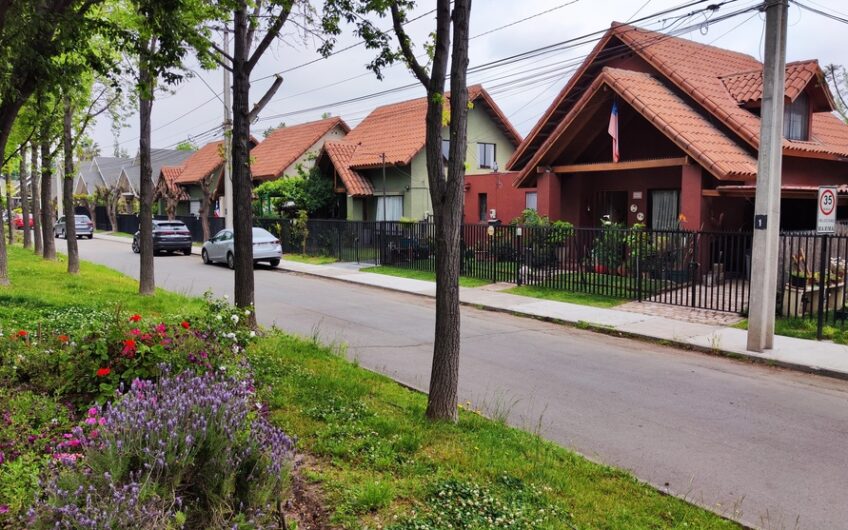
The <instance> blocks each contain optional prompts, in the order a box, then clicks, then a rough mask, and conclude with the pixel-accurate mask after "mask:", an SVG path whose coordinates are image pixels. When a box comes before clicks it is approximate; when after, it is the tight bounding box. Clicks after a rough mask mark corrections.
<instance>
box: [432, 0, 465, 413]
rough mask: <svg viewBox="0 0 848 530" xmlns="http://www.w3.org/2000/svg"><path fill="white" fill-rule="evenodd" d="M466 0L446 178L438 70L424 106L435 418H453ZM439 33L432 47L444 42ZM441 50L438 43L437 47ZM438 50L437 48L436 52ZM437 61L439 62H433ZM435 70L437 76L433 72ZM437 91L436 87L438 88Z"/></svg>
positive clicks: (457, 38) (456, 54)
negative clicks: (432, 237)
mask: <svg viewBox="0 0 848 530" xmlns="http://www.w3.org/2000/svg"><path fill="white" fill-rule="evenodd" d="M449 4H450V3H449V2H448V1H447V0H440V2H439V8H437V17H444V16H446V13H445V11H447V10H448V9H449ZM470 11H471V0H455V2H454V6H453V14H452V19H453V50H452V56H451V95H450V150H449V160H448V168H447V173H448V174H447V180H445V178H444V176H443V175H444V173H443V168H442V166H443V163H442V154H441V130H442V114H443V112H444V111H443V103H442V101H441V98H434V97H433V95H434V94H432V92H434V89H435V90H441V89H440V88H439V87H444V72H441V73H440V72H437V71H436V68H435V67H434V69H433V70H434V74H433V75H434V77H433V78H431V88H430V92H431V94H430V97H428V110H427V135H428V137H427V166H428V173H429V175H428V176H429V178H430V184H431V186H430V193H431V196H432V199H433V211H434V214H435V216H434V217H435V223H436V329H435V340H434V342H433V366H432V370H431V373H430V392H429V398H428V401H427V417H428V418H430V419H436V420H450V421H456V419H457V400H458V389H459V354H460V309H459V307H460V306H459V270H460V260H461V248H460V231H461V230H462V209H463V204H462V203H463V194H464V180H465V153H466V148H467V142H468V137H467V122H468V89H467V87H466V77H467V76H466V73H467V70H468V24H469V17H470ZM437 25H438V26H440V27H439V29H441V30H442V31H443V32H444V33H443V35H442V36H441V37H442V38H441V39H439V36H437V46H444V47H446V46H447V45H448V42H449V41H450V37H449V36H447V35H445V33H447V31H446V30H445V29H444V26H442V25H441V24H438V23H437ZM441 52H442V53H445V50H444V48H443V49H442V50H441ZM437 53H438V52H437ZM436 64H439V63H436ZM437 74H440V75H441V76H442V77H441V79H438V78H436V77H435V76H436V75H437ZM440 93H441V92H440Z"/></svg>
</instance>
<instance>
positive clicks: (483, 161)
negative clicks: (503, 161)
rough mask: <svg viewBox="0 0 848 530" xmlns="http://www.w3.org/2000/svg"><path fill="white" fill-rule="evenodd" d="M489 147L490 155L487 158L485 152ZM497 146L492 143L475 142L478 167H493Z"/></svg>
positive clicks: (495, 161) (495, 162) (495, 160)
mask: <svg viewBox="0 0 848 530" xmlns="http://www.w3.org/2000/svg"><path fill="white" fill-rule="evenodd" d="M489 147H491V152H492V156H491V158H489V157H488V156H487V152H488V151H489V149H488V148H489ZM497 156H498V146H497V144H494V143H488V142H477V165H478V167H479V168H480V169H494V168H495V164H497Z"/></svg>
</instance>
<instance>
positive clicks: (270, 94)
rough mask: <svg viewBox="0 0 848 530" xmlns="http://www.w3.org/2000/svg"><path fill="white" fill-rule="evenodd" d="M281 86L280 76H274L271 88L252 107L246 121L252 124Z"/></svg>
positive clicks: (281, 79)
mask: <svg viewBox="0 0 848 530" xmlns="http://www.w3.org/2000/svg"><path fill="white" fill-rule="evenodd" d="M282 84H283V78H282V77H281V76H280V74H277V75H275V76H274V84H272V85H271V88H269V89H268V91H267V92H265V95H264V96H262V98H261V99H260V100H259V101H258V102H257V103H256V104H255V105H254V106H253V109H252V110H251V111H250V113H249V114H248V115H247V121H248V122H250V123H253V122H254V120H256V117H257V116H259V113H260V112H262V109H264V108H265V105H267V104H268V102H269V101H271V98H272V97H274V94H276V93H277V90H279V89H280V86H281V85H282Z"/></svg>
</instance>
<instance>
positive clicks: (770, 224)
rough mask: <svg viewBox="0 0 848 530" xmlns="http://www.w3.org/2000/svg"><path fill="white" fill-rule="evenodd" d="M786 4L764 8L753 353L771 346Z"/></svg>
mask: <svg viewBox="0 0 848 530" xmlns="http://www.w3.org/2000/svg"><path fill="white" fill-rule="evenodd" d="M788 4H789V0H767V2H766V6H765V10H766V39H765V64H764V65H763V106H762V112H761V115H760V116H761V121H760V148H759V158H758V161H757V195H756V200H755V203H754V237H753V247H752V249H751V271H752V274H751V297H750V300H751V302H750V307H749V309H748V350H750V351H755V352H762V351H764V350H770V349H772V348H773V346H774V312H775V298H776V294H777V257H778V256H777V253H778V245H779V235H780V182H781V172H782V170H783V160H782V159H783V107H784V98H785V93H786V92H785V87H784V83H785V78H786V19H787V16H788V10H789V5H788Z"/></svg>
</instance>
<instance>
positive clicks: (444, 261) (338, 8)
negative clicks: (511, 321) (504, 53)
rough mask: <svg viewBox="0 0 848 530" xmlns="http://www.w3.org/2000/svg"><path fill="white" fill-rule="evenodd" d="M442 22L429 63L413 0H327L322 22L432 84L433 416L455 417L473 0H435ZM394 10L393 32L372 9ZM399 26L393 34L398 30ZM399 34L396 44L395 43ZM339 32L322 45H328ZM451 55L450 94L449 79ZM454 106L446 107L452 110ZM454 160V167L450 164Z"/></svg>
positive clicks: (378, 61) (374, 65)
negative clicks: (410, 28)
mask: <svg viewBox="0 0 848 530" xmlns="http://www.w3.org/2000/svg"><path fill="white" fill-rule="evenodd" d="M435 4H436V27H435V30H434V32H433V33H432V37H433V40H432V43H428V44H427V45H425V51H426V52H427V55H428V57H429V58H430V62H429V64H426V65H425V64H422V63H421V62H419V60H418V58H417V57H416V53H415V50H414V48H413V43H412V39H410V37H409V35H408V34H407V32H406V29H405V28H404V24H405V23H406V22H407V20H408V19H407V13H408V11H409V10H410V9H411V8H413V7H414V6H415V2H414V1H413V0H325V3H324V18H323V25H324V29H325V31H326V32H327V33H329V34H331V35H338V34H340V33H341V22H342V21H346V22H348V23H352V24H354V25H355V27H356V30H355V31H356V33H357V35H358V36H360V37H362V38H363V39H364V40H365V45H366V47H368V48H371V49H376V50H377V56H376V57H375V58H374V59H373V61H372V62H371V63H370V65H369V68H370V69H371V70H373V71H374V73H375V74H376V75H377V77H378V78H380V79H382V69H383V68H384V67H385V66H386V65H389V64H392V63H394V62H395V61H398V60H400V61H403V62H404V63H405V64H406V66H407V68H409V70H410V71H411V72H412V74H413V75H414V77H415V78H416V79H417V80H418V81H419V82H420V83H421V85H422V86H424V88H425V89H426V90H427V114H426V119H425V120H426V133H425V138H426V145H425V151H426V156H427V177H428V183H429V188H430V198H431V200H432V204H433V220H434V222H435V225H436V226H435V228H436V256H437V258H436V329H435V339H434V344H433V365H432V370H431V372H430V392H429V398H428V403H427V412H426V414H427V417H428V418H430V419H440V420H449V421H456V419H457V393H458V388H459V350H460V315H459V272H460V260H461V248H460V231H461V228H462V210H463V196H464V190H463V184H464V179H465V152H466V147H467V143H468V138H467V125H468V123H467V122H468V106H469V102H468V88H467V83H466V78H467V71H468V25H469V19H470V17H471V0H453V1H451V0H436V2H435ZM375 16H376V17H378V18H383V17H386V16H389V17H390V18H391V20H392V32H387V31H384V30H382V29H380V28H378V27H377V26H376V25H375V23H374V22H373V21H372V19H373V17H375ZM392 33H393V34H394V35H392ZM395 40H396V41H397V44H394V42H395ZM334 43H335V41H334V39H332V38H331V39H328V40H327V42H326V43H325V45H324V46H322V51H324V52H325V53H329V52H330V51H331V50H332V47H333V45H334ZM448 63H450V98H447V97H446V94H445V84H446V80H447V77H448ZM446 111H447V112H446ZM445 126H447V127H448V130H449V138H450V150H449V157H448V160H447V161H445V159H444V157H443V156H442V129H443V127H445ZM446 168H447V172H445V169H446Z"/></svg>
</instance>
